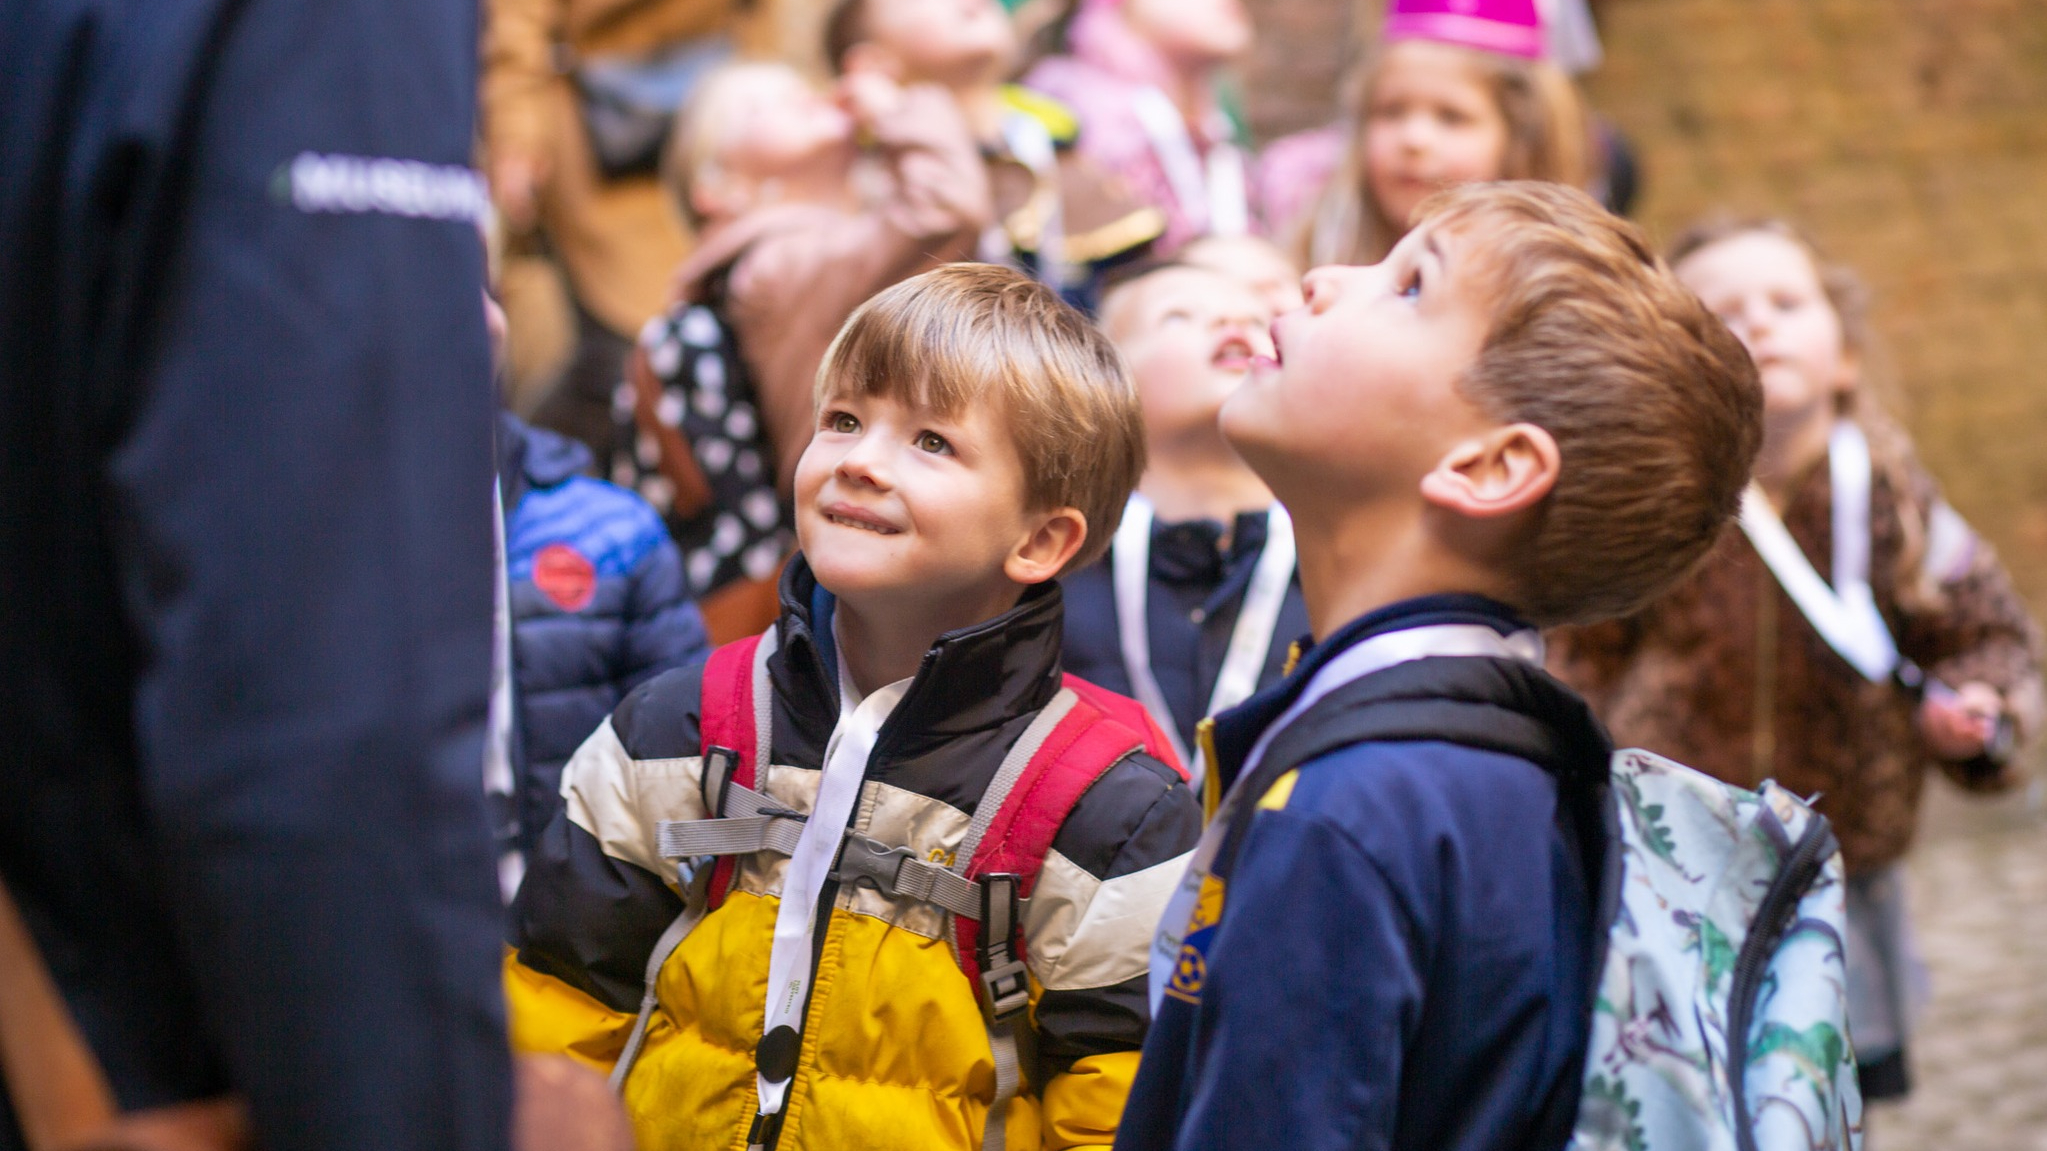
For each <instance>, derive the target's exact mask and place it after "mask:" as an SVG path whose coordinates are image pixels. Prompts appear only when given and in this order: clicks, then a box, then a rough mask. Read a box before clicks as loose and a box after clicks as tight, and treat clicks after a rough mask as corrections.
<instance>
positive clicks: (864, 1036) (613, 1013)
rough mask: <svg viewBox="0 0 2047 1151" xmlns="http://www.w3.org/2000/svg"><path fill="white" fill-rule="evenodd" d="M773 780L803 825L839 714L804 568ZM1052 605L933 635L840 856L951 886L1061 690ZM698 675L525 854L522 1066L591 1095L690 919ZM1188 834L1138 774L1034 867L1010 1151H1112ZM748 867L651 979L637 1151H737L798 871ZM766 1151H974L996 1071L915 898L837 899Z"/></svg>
mask: <svg viewBox="0 0 2047 1151" xmlns="http://www.w3.org/2000/svg"><path fill="white" fill-rule="evenodd" d="M782 594H783V604H782V617H781V620H780V621H779V622H778V624H777V625H776V626H777V627H778V629H779V630H780V635H779V640H780V646H779V649H778V650H777V651H776V652H775V654H774V655H773V656H772V657H771V658H770V660H769V664H768V672H769V680H770V683H771V685H772V693H773V704H772V707H773V740H772V747H773V751H772V754H771V757H770V766H769V767H768V768H767V770H766V772H765V773H764V775H763V776H762V777H759V778H757V779H756V781H755V786H756V788H757V789H758V790H761V791H763V792H765V793H766V794H767V795H769V796H770V797H771V798H773V799H775V800H778V801H779V802H780V803H782V804H783V805H785V806H787V807H788V808H790V809H791V810H794V811H798V812H808V811H809V810H810V808H811V807H812V804H813V801H814V799H815V797H816V794H817V782H818V778H819V769H820V766H821V765H822V763H823V760H824V752H825V745H826V743H827V741H828V740H829V738H830V736H831V732H832V728H833V726H834V724H835V722H836V720H837V717H838V714H839V704H838V694H837V686H836V676H835V675H834V674H833V673H832V672H831V671H830V670H829V669H831V668H833V667H835V666H836V664H835V662H834V661H833V660H832V658H831V657H830V653H829V650H828V648H827V647H826V646H825V645H823V644H820V643H819V642H818V639H817V636H818V634H819V632H823V633H824V634H827V635H828V634H829V629H828V623H827V622H826V621H824V620H819V621H816V622H817V624H818V630H816V631H814V630H813V619H812V610H811V609H812V607H813V606H815V607H816V608H817V609H818V610H819V611H820V612H827V613H828V612H829V610H830V607H829V604H830V598H829V596H828V595H824V594H821V593H819V592H818V591H817V589H816V585H815V583H814V581H813V580H812V579H811V577H810V574H809V571H808V568H807V567H806V566H805V565H804V564H803V563H802V561H801V559H800V558H799V559H797V560H795V561H793V562H792V563H791V564H790V565H789V571H788V572H787V573H786V575H785V578H784V582H783V589H782ZM1060 614H1061V607H1060V593H1059V590H1058V588H1057V587H1056V586H1054V585H1049V584H1048V585H1044V586H1043V587H1041V588H1036V589H1033V590H1032V591H1031V592H1029V593H1027V594H1026V595H1025V597H1024V599H1023V601H1022V602H1021V603H1020V604H1019V605H1018V606H1017V607H1016V608H1015V609H1014V610H1012V611H1010V612H1008V613H1006V614H1004V615H1002V616H999V617H997V618H996V619H993V620H990V621H988V622H986V623H983V624H979V625H976V626H974V627H971V628H965V629H962V630H959V631H956V632H951V633H948V634H946V635H945V636H942V637H941V638H940V639H939V641H938V642H937V643H936V644H935V645H934V646H933V647H932V649H931V652H930V654H929V655H927V656H926V657H925V660H924V663H923V666H922V667H921V669H920V670H919V672H918V674H917V677H916V679H915V680H914V681H913V683H912V685H911V687H910V689H909V691H908V693H907V694H905V696H904V697H903V700H902V702H901V703H900V704H899V705H898V706H897V708H896V710H895V711H894V713H893V714H892V715H891V716H890V717H889V719H888V721H887V722H886V723H885V724H884V725H883V727H882V728H881V732H880V735H879V737H878V739H877V741H876V744H875V749H874V753H873V756H872V758H871V759H870V761H869V764H868V770H867V775H866V779H865V781H864V782H863V783H862V785H861V794H860V799H859V802H858V804H857V806H856V809H855V814H854V822H853V830H855V831H857V832H859V833H861V834H863V835H867V836H870V837H872V838H875V839H878V840H882V841H884V842H888V843H892V844H901V845H905V846H908V847H910V848H912V849H914V850H915V851H916V852H917V853H918V854H919V855H921V856H923V857H924V858H926V859H931V860H949V858H950V856H951V854H952V853H953V852H954V851H955V850H956V849H957V848H958V846H959V844H960V842H961V840H962V839H963V838H964V836H965V835H966V832H967V828H968V824H969V822H970V820H971V818H972V816H973V813H974V808H975V804H976V803H977V802H978V800H979V799H980V797H981V794H982V792H983V790H984V789H986V787H987V786H988V784H989V781H990V780H991V778H992V777H993V776H994V774H995V771H996V768H997V767H998V766H999V765H1000V763H1001V761H1002V758H1003V756H1004V754H1005V753H1006V752H1007V751H1008V750H1009V747H1010V745H1011V744H1012V743H1014V742H1016V740H1017V738H1018V737H1019V736H1020V735H1022V733H1023V731H1024V729H1025V728H1026V727H1027V726H1029V724H1030V722H1031V720H1032V718H1033V717H1034V716H1035V715H1036V714H1037V712H1038V711H1039V709H1041V708H1043V707H1044V706H1046V704H1047V703H1049V702H1050V701H1051V699H1052V697H1053V696H1054V695H1055V694H1056V693H1057V692H1058V690H1059V687H1060V672H1059V634H1060ZM700 697H701V672H700V671H699V670H697V669H689V670H684V671H677V672H671V673H668V674H667V675H664V676H661V677H659V678H657V679H655V680H652V681H650V682H649V683H647V684H645V685H643V686H642V687H640V688H639V689H637V690H636V691H634V692H633V693H632V694H631V695H630V696H628V697H627V698H626V700H625V701H624V702H623V703H622V704H620V706H619V708H618V710H617V711H616V712H614V713H613V715H612V717H611V718H610V719H609V720H608V721H607V722H606V723H605V725H604V726H602V727H600V728H599V729H598V730H597V732H596V733H595V734H594V735H592V736H591V737H590V739H589V740H588V741H587V742H586V743H584V745H583V746H582V748H581V749H580V750H579V751H578V752H577V753H576V755H575V757H574V758H573V759H571V760H570V761H569V764H568V766H567V768H566V769H565V770H564V773H563V777H562V795H563V798H564V800H565V807H564V810H563V813H562V814H561V815H560V816H559V817H557V818H556V819H555V820H554V822H553V823H552V824H551V825H550V826H549V827H548V829H547V830H546V832H545V833H544V834H543V836H542V841H541V843H540V844H539V845H538V847H537V849H536V851H535V853H534V857H533V859H532V861H531V865H530V868H529V871H528V873H527V876H526V880H525V884H524V886H523V888H522V889H521V891H520V895H519V899H518V902H517V904H516V905H515V908H514V936H515V944H516V951H515V953H514V954H513V955H512V956H510V957H509V958H508V960H507V964H506V984H507V991H508V994H509V996H510V1000H511V1011H512V1034H513V1041H514V1044H515V1046H517V1047H518V1048H519V1049H520V1050H522V1051H552V1052H562V1053H566V1054H568V1055H570V1056H572V1057H575V1058H577V1059H580V1060H582V1061H583V1062H585V1063H588V1064H590V1065H591V1066H593V1067H597V1068H599V1069H606V1070H608V1069H609V1068H610V1066H611V1065H612V1064H613V1062H614V1061H615V1060H616V1059H617V1057H618V1055H619V1052H620V1050H621V1048H622V1047H623V1045H624V1043H625V1039H626V1036H627V1034H628V1033H629V1032H630V1030H631V1029H632V1025H633V1019H634V1016H635V1014H636V1012H637V1011H638V1008H639V1003H640V998H641V993H642V990H643V988H644V982H643V977H644V974H645V968H646V964H647V961H648V958H649V955H650V953H651V952H652V950H653V947H654V944H655V942H656V940H657V938H658V937H659V936H660V935H661V933H662V931H663V930H664V929H665V928H667V926H668V925H669V924H670V923H671V922H673V921H674V919H675V918H676V916H677V914H678V913H679V912H680V910H681V906H682V905H681V901H680V897H679V896H678V894H677V888H676V878H675V875H674V873H673V871H672V870H671V869H670V866H669V865H668V864H666V863H664V862H663V860H662V859H661V858H660V857H659V853H658V851H657V849H656V848H655V825H656V824H657V823H658V822H660V821H663V820H686V819H702V818H704V817H705V816H706V814H707V813H706V812H705V810H704V804H703V800H702V797H701V789H700V786H699V784H700V777H701V772H702V757H701V750H702V749H701V738H702V737H701V734H700V730H699V703H700ZM1199 831H1200V812H1199V804H1198V803H1197V801H1196V799H1195V797H1194V796H1193V794H1192V793H1191V792H1190V791H1189V789H1188V788H1187V786H1186V785H1185V783H1184V782H1182V780H1181V779H1180V777H1179V775H1178V774H1177V773H1175V772H1174V771H1173V770H1172V769H1170V768H1168V767H1166V766H1164V765H1163V764H1160V763H1158V762H1157V761H1155V760H1152V759H1151V758H1149V757H1147V756H1145V755H1143V754H1142V753H1136V754H1133V755H1131V756H1129V757H1126V758H1125V759H1123V760H1122V761H1120V762H1119V763H1117V764H1116V765H1115V766H1114V767H1112V768H1110V769H1109V770H1108V771H1107V772H1106V773H1105V774H1104V775H1103V776H1102V777H1101V778H1100V779H1099V780H1097V781H1096V783H1095V784H1094V785H1093V786H1092V787H1090V788H1089V789H1088V790H1087V792H1086V793H1085V794H1083V795H1082V796H1081V799H1080V801H1079V803H1078V804H1076V805H1075V807H1074V809H1073V811H1072V813H1071V815H1070V816H1069V817H1068V818H1067V820H1066V822H1065V823H1064V824H1063V825H1062V826H1061V828H1060V831H1059V833H1058V835H1057V836H1056V837H1055V838H1054V840H1053V843H1052V850H1051V851H1050V852H1049V853H1048V854H1047V856H1046V859H1045V864H1044V868H1043V870H1042V871H1041V872H1040V874H1039V876H1038V879H1037V883H1036V887H1035V890H1034V891H1033V893H1032V898H1031V900H1030V902H1029V904H1028V907H1027V910H1026V912H1025V915H1024V939H1025V949H1026V952H1027V956H1028V964H1029V969H1030V975H1031V1010H1030V1016H1029V1018H1030V1022H1031V1027H1030V1028H1029V1032H1030V1035H1029V1039H1030V1040H1032V1042H1026V1043H1025V1044H1024V1045H1023V1046H1024V1050H1025V1051H1026V1052H1032V1049H1033V1048H1034V1049H1035V1051H1034V1053H1033V1054H1032V1055H1030V1056H1028V1057H1027V1061H1026V1067H1025V1072H1024V1074H1025V1080H1026V1082H1025V1085H1024V1089H1023V1093H1022V1095H1021V1096H1020V1097H1019V1098H1018V1099H1017V1100H1016V1101H1015V1102H1014V1103H1012V1104H1011V1105H1010V1107H1009V1112H1008V1122H1007V1127H1006V1132H1005V1134H1006V1145H1007V1147H1009V1148H1011V1149H1017V1151H1025V1149H1031V1148H1039V1147H1044V1148H1067V1147H1087V1146H1104V1145H1107V1144H1108V1143H1110V1142H1111V1141H1112V1140H1113V1139H1114V1137H1115V1132H1116V1123H1117V1119H1118V1117H1119V1116H1120V1114H1121V1112H1122V1109H1123V1101H1124V1097H1125V1095H1126V1094H1127V1093H1128V1091H1129V1087H1130V1082H1131V1079H1132V1077H1133V1075H1134V1074H1135V1071H1136V1066H1137V1054H1138V1049H1139V1047H1140V1046H1142V1044H1143V1041H1144V1033H1145V1029H1146V1027H1147V1026H1148V1024H1149V1020H1150V1014H1149V1011H1148V1010H1147V1004H1146V989H1145V973H1146V959H1147V954H1148V951H1149V947H1150V942H1151V934H1152V930H1153V928H1154V927H1155V926H1156V924H1157V921H1158V917H1159V914H1160V912H1161V910H1162V909H1163V907H1164V904H1165V901H1166V898H1167V895H1168V894H1169V893H1170V892H1171V890H1172V888H1173V886H1174V884H1175V883H1176V882H1177V880H1178V879H1179V877H1180V873H1181V871H1182V870H1183V868H1184V865H1185V861H1186V859H1185V857H1186V853H1187V852H1189V851H1190V850H1191V849H1192V848H1193V846H1194V842H1195V840H1196V838H1197V837H1198V835H1199ZM787 862H788V861H787V859H786V858H785V857H782V856H778V855H774V854H770V853H761V854H757V855H751V856H743V857H741V858H740V859H739V861H738V866H737V868H736V869H735V871H734V873H733V878H732V883H731V888H730V891H729V894H728V895H727V898H726V899H725V901H724V903H723V904H721V905H720V906H719V907H718V908H717V909H716V910H715V911H713V912H711V913H710V914H709V915H708V916H706V917H705V918H704V920H703V922H702V923H700V924H699V925H698V926H697V927H696V929H695V930H694V931H693V932H691V934H690V935H689V936H688V938H686V939H685V940H684V941H683V943H682V945H681V946H679V947H678V948H676V950H675V952H674V954H672V955H671V956H670V957H669V958H668V960H667V961H666V963H665V964H664V965H663V966H662V968H661V971H660V974H659V976H658V978H657V980H656V992H657V1002H658V1009H657V1010H656V1011H655V1013H654V1017H653V1021H652V1023H651V1025H650V1027H649V1029H648V1033H647V1040H646V1043H645V1046H644V1048H643V1049H642V1051H641V1053H640V1056H639V1058H638V1061H637V1062H636V1063H635V1064H634V1067H633V1071H632V1074H631V1076H630V1077H629V1078H628V1080H627V1082H626V1087H625V1104H626V1108H627V1110H628V1111H629V1112H630V1113H631V1115H632V1118H633V1122H634V1125H635V1128H636V1129H637V1132H638V1135H639V1140H640V1146H641V1147H642V1148H643V1149H645V1151H659V1149H667V1148H677V1149H685V1148H686V1149H696V1148H716V1147H730V1148H735V1149H737V1148H742V1147H744V1145H745V1137H746V1134H747V1130H748V1127H749V1124H750V1123H751V1121H752V1119H753V1116H754V1113H755V1111H756V1108H757V1101H756V1098H755V1094H754V1091H755V1087H754V1084H755V1080H754V1070H755V1068H754V1048H755V1045H756V1044H757V1043H758V1042H759V1041H760V1038H761V1029H762V1021H763V1019H764V1017H765V998H766V983H767V968H768V954H769V948H770V944H771V941H772V938H773V935H774V926H775V913H776V908H777V905H778V895H779V892H780V890H781V883H782V874H783V871H784V869H785V867H786V865H787ZM822 902H823V903H828V904H829V905H830V906H831V908H832V910H831V915H830V919H829V922H828V924H827V927H826V929H825V931H824V932H823V933H822V935H821V937H820V940H819V943H818V947H817V959H816V971H815V974H814V977H813V980H812V992H811V1001H810V1006H809V1009H808V1011H807V1013H806V1015H805V1023H804V1029H803V1035H802V1046H801V1050H800V1054H799V1058H798V1063H797V1069H796V1073H795V1077H794V1081H793V1083H792V1085H791V1088H790V1094H789V1099H788V1103H787V1105H786V1111H785V1115H786V1118H785V1120H784V1123H783V1125H782V1128H781V1131H780V1135H779V1139H778V1140H777V1143H776V1146H777V1147H779V1148H781V1149H782V1151H827V1149H830V1151H839V1149H849V1148H870V1147H888V1148H895V1149H902V1151H923V1149H932V1151H936V1149H939V1148H947V1149H964V1148H977V1147H979V1146H980V1144H981V1135H982V1127H983V1125H984V1123H985V1122H986V1118H987V1114H988V1109H989V1105H990V1103H991V1101H992V1100H993V1098H994V1095H995V1071H994V1062H993V1057H992V1055H991V1052H990V1048H989V1040H988V1032H987V1026H986V1024H985V1022H984V1021H983V1017H982V1014H981V1010H980V1007H979V1004H978V1002H977V1000H976V997H975V993H974V990H973V988H972V987H971V986H970V985H969V984H968V982H967V979H966V977H965V975H964V974H962V972H961V971H960V967H959V964H958V961H957V960H956V959H955V957H954V954H953V951H952V949H951V946H950V944H949V943H948V942H947V938H946V915H945V913H944V912H943V911H941V910H940V909H938V908H936V907H934V906H932V905H930V904H926V903H920V902H916V901H914V900H910V899H907V898H892V897H889V896H886V895H883V894H881V893H879V892H876V891H873V890H870V889H866V888H855V887H851V886H842V885H836V884H831V883H828V884H827V886H826V887H825V890H824V893H823V896H822Z"/></svg>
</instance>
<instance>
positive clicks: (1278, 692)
mask: <svg viewBox="0 0 2047 1151" xmlns="http://www.w3.org/2000/svg"><path fill="white" fill-rule="evenodd" d="M1446 623H1448V624H1480V625H1483V626H1486V627H1491V628H1493V629H1494V630H1496V631H1498V632H1499V633H1500V634H1501V635H1511V634H1513V633H1514V632H1517V631H1522V630H1525V629H1526V628H1527V627H1528V626H1529V625H1528V623H1527V622H1526V621H1524V620H1522V619H1521V617H1520V616H1518V615H1516V614H1515V613H1514V609H1512V608H1510V607H1508V606H1507V605H1506V604H1503V603H1501V602H1499V601H1498V600H1495V599H1489V598H1487V597H1485V596H1482V595H1468V594H1445V595H1426V596H1417V597H1415V598H1413V599H1405V600H1401V601H1399V602H1398V603H1391V604H1387V605H1386V606H1384V607H1381V608H1376V609H1374V610H1372V611H1369V612H1366V613H1365V614H1364V615H1361V616H1359V617H1358V618H1356V619H1354V620H1352V621H1350V622H1349V623H1347V624H1345V625H1343V626H1342V627H1340V628H1338V629H1336V631H1335V632H1333V633H1331V634H1330V636H1329V638H1328V639H1326V640H1323V641H1322V642H1321V643H1318V644H1314V645H1312V646H1308V647H1306V648H1305V649H1304V650H1303V651H1302V653H1301V657H1300V659H1299V660H1297V661H1295V664H1294V667H1293V670H1292V671H1291V672H1289V673H1288V674H1287V676H1286V678H1285V679H1282V680H1280V681H1279V682H1278V683H1276V684H1273V685H1272V686H1271V687H1268V688H1266V689H1265V690H1263V691H1261V692H1259V693H1258V694H1256V695H1254V696H1252V697H1251V698H1249V699H1247V700H1245V701H1244V702H1243V703H1241V704H1239V705H1237V706H1236V707H1234V708H1231V709H1230V710H1228V711H1225V712H1223V713H1222V714H1221V715H1219V716H1217V717H1216V719H1215V730H1214V736H1213V738H1214V742H1215V754H1216V760H1217V763H1218V765H1223V766H1226V767H1227V768H1228V770H1226V771H1223V772H1222V774H1221V776H1220V778H1219V780H1218V782H1221V783H1223V784H1227V783H1228V782H1230V779H1231V777H1233V776H1234V774H1235V768H1236V765H1238V764H1241V763H1243V762H1244V757H1245V756H1247V755H1249V754H1250V753H1251V745H1252V744H1254V743H1256V742H1258V736H1259V735H1260V733H1262V732H1263V731H1264V730H1265V729H1266V727H1267V726H1269V725H1270V724H1272V723H1273V722H1274V721H1275V720H1277V719H1278V718H1279V717H1280V715H1281V714H1282V713H1284V712H1285V711H1286V709H1287V708H1288V707H1289V706H1291V705H1292V704H1293V702H1294V699H1295V697H1297V696H1299V695H1300V694H1301V691H1302V689H1304V688H1306V687H1307V686H1308V681H1309V680H1311V679H1313V678H1315V673H1316V672H1318V671H1320V670H1322V667H1323V666H1324V665H1325V664H1327V663H1328V662H1329V661H1330V660H1332V659H1335V658H1336V657H1337V656H1339V655H1342V654H1343V653H1344V652H1345V651H1348V650H1349V649H1350V648H1352V647H1355V646H1356V645H1357V644H1359V643H1361V642H1363V641H1365V640H1367V639H1370V638H1372V637H1373V636H1375V635H1384V634H1385V633H1387V632H1392V631H1404V630H1406V629H1408V628H1415V627H1428V626H1433V625H1435V624H1446Z"/></svg>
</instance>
